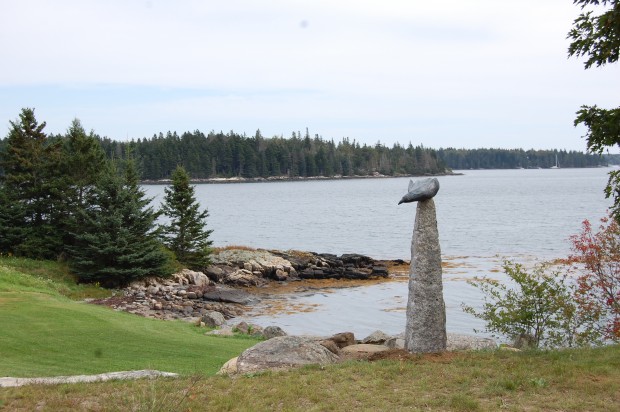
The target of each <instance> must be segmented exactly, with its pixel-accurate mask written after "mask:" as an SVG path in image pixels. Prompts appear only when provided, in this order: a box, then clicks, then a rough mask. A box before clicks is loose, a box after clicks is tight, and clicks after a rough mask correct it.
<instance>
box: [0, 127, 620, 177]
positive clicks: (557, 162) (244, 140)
mask: <svg viewBox="0 0 620 412" xmlns="http://www.w3.org/2000/svg"><path fill="white" fill-rule="evenodd" d="M91 135H92V136H93V137H94V138H95V139H96V140H97V141H98V142H99V144H100V146H101V148H102V149H103V152H104V153H105V154H106V157H107V158H108V159H116V160H125V159H126V158H127V157H128V156H130V157H132V158H133V159H135V161H136V163H137V166H138V169H139V173H140V179H141V180H161V179H170V178H171V176H172V173H173V171H174V170H175V169H176V167H177V166H183V168H184V169H185V170H186V171H187V173H189V174H190V175H191V176H192V179H209V178H233V177H240V178H248V179H255V178H274V177H275V178H282V177H285V178H312V177H318V176H323V177H334V176H371V175H375V174H381V175H386V176H402V175H411V176H419V175H428V174H432V175H437V174H443V173H446V172H450V171H451V170H468V169H519V168H523V169H536V168H550V167H554V166H558V167H561V168H580V167H599V166H606V165H609V164H618V163H620V155H606V156H601V155H598V154H590V153H583V152H579V151H566V150H534V149H530V150H524V149H500V148H479V149H463V148H460V149H457V148H440V149H430V148H427V147H424V146H423V145H421V144H420V145H416V146H414V145H413V144H411V143H409V144H408V145H407V146H402V145H400V144H398V143H397V144H395V145H394V146H392V147H391V148H390V147H387V146H385V145H383V144H381V143H380V142H378V143H376V144H375V145H367V144H361V143H360V142H357V141H356V140H353V141H351V140H350V139H349V138H343V139H342V140H341V141H339V142H337V143H336V142H334V140H333V139H331V140H326V139H324V138H322V137H320V136H319V135H318V134H315V135H314V136H313V137H311V136H310V133H309V132H308V130H307V129H306V131H305V133H303V134H302V133H301V132H292V133H291V136H290V137H289V138H284V137H282V136H274V137H264V136H263V135H262V134H261V132H260V130H257V131H256V133H255V135H254V136H252V137H248V136H247V135H245V134H239V133H235V132H234V131H230V132H228V133H223V132H217V133H216V132H213V131H211V132H209V133H208V134H204V133H203V132H201V131H199V130H196V131H194V132H184V133H183V134H181V135H179V134H177V132H170V131H169V132H167V133H166V134H163V133H159V134H158V135H154V136H153V137H151V138H141V139H134V140H131V141H118V140H113V139H110V138H108V137H100V136H98V135H97V134H96V133H94V132H92V133H91ZM65 138H66V136H65V135H53V134H50V135H49V140H50V141H62V140H63V139H65ZM6 142H7V139H6V138H5V139H0V153H2V152H3V151H4V150H5V149H4V147H5V146H6ZM1 172H2V171H1V170H0V173H1Z"/></svg>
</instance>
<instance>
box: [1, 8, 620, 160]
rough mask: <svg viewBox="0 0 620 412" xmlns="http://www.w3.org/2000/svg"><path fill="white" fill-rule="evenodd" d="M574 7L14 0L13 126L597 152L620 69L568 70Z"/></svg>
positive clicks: (5, 69) (10, 16)
mask: <svg viewBox="0 0 620 412" xmlns="http://www.w3.org/2000/svg"><path fill="white" fill-rule="evenodd" d="M578 14H579V8H578V7H576V6H574V5H573V4H572V1H571V0H514V1H513V0H501V1H498V0H467V1H465V0H444V1H441V2H431V1H419V0H381V1H378V0H369V1H366V0H355V1H345V0H273V1H265V0H225V1H223V0H219V1H212V0H202V1H200V0H195V1H192V0H175V1H173V0H149V1H145V0H136V1H132V0H100V1H91V0H75V1H69V0H54V1H51V0H50V1H45V0H40V1H36V0H0V54H1V55H2V56H3V59H2V64H0V124H1V126H2V129H4V131H2V132H1V135H2V136H4V135H6V132H7V131H8V128H9V121H10V120H15V119H16V118H17V117H18V115H19V112H20V110H21V108H22V107H34V108H35V114H36V115H37V118H38V119H39V120H40V121H47V128H46V130H47V131H48V132H51V133H61V132H64V131H66V129H67V127H68V126H69V124H70V122H71V120H72V119H73V118H79V119H80V120H81V121H82V124H83V125H84V127H85V128H86V129H87V130H90V129H93V130H94V131H95V132H96V133H98V134H100V135H102V136H107V137H110V138H112V139H117V140H125V139H131V138H142V137H151V136H152V135H153V134H155V133H159V132H164V133H165V132H166V131H168V130H170V131H177V132H178V133H179V134H180V133H182V132H184V131H194V130H196V129H198V130H200V131H203V132H205V133H207V132H209V131H211V130H215V131H220V130H222V131H224V132H228V131H230V130H234V131H235V132H238V133H246V134H248V135H249V136H253V135H254V133H255V132H256V129H260V130H261V132H262V134H263V136H266V137H271V136H274V135H278V136H280V135H282V136H284V137H290V135H291V132H292V131H302V133H304V132H305V128H306V127H307V128H308V129H309V131H310V134H311V135H312V136H314V134H318V135H320V136H322V137H323V138H325V139H331V138H333V139H334V140H336V141H338V140H340V139H341V138H343V137H349V138H350V139H351V140H353V139H355V140H357V141H359V142H361V143H367V144H375V143H376V142H378V141H380V142H381V143H383V144H386V145H388V146H391V145H392V144H394V143H396V142H399V143H401V144H403V145H407V144H409V142H411V143H413V144H414V145H418V144H423V145H424V146H426V147H431V148H439V147H459V148H460V147H466V148H477V147H503V148H524V149H529V148H535V149H548V148H558V149H569V150H580V151H582V150H585V141H584V139H582V138H581V136H582V135H583V134H585V129H583V128H581V127H578V128H575V127H573V119H574V117H575V111H577V110H578V109H579V107H580V105H582V104H590V105H592V104H597V105H599V106H600V107H605V108H612V107H616V106H618V96H619V95H620V83H619V81H618V80H619V79H620V77H619V75H620V67H618V65H615V66H608V67H604V68H598V69H596V68H593V69H590V70H584V69H583V63H582V62H581V61H580V60H578V59H575V58H572V59H568V58H567V52H566V50H567V47H568V43H569V42H568V40H566V34H567V32H568V30H569V29H570V27H571V24H572V21H573V20H574V19H575V17H577V15H578Z"/></svg>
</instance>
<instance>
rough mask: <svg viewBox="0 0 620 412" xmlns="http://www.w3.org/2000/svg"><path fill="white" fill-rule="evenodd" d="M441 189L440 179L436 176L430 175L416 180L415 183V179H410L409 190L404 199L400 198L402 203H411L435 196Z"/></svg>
mask: <svg viewBox="0 0 620 412" xmlns="http://www.w3.org/2000/svg"><path fill="white" fill-rule="evenodd" d="M438 191H439V180H437V179H436V178H434V177H432V178H431V177H429V178H426V179H421V180H416V182H415V183H414V182H413V180H410V181H409V191H408V192H407V194H406V195H405V196H403V198H402V199H400V202H398V204H399V205H400V204H401V203H411V202H417V201H420V200H428V199H431V198H432V197H434V196H435V195H436V194H437V192H438Z"/></svg>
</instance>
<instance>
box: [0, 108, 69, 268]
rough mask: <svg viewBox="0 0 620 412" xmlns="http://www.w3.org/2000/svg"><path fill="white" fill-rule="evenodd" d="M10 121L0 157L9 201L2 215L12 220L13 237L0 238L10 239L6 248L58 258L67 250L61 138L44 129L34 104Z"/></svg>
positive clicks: (4, 188)
mask: <svg viewBox="0 0 620 412" xmlns="http://www.w3.org/2000/svg"><path fill="white" fill-rule="evenodd" d="M10 124H11V128H10V131H9V135H8V137H7V142H6V151H5V152H3V153H2V157H1V158H0V165H1V167H2V169H3V170H4V175H3V176H2V177H1V183H0V185H1V186H2V188H1V189H0V190H2V191H3V192H4V193H3V195H2V196H3V201H4V202H3V203H5V204H4V205H3V206H2V208H1V210H0V214H2V215H4V216H3V217H0V221H3V222H5V223H3V224H4V225H6V224H7V223H6V222H10V232H11V234H10V236H11V239H12V240H11V241H10V242H9V241H8V240H7V239H6V238H5V239H4V240H3V241H0V244H7V243H10V244H9V247H8V250H5V252H9V253H15V254H16V255H21V256H27V257H33V258H55V257H56V256H57V255H58V254H59V253H60V252H61V250H62V233H61V231H59V230H58V223H59V221H60V219H62V214H61V210H60V208H59V207H58V205H59V203H60V199H61V198H62V196H63V193H62V185H61V175H60V170H59V164H60V159H61V152H60V144H59V142H50V140H49V139H48V137H47V135H46V134H45V133H44V132H43V129H44V128H45V122H43V123H41V124H39V123H38V122H37V120H36V118H35V115H34V110H33V109H29V108H25V109H22V111H21V113H20V115H19V120H18V121H15V122H10ZM6 213H9V216H6V215H5V214H6ZM3 236H5V235H3Z"/></svg>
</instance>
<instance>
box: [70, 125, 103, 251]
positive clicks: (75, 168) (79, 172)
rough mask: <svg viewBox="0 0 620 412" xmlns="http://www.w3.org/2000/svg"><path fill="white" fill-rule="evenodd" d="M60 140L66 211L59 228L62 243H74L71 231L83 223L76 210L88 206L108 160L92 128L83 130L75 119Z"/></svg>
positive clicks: (76, 230) (75, 230)
mask: <svg viewBox="0 0 620 412" xmlns="http://www.w3.org/2000/svg"><path fill="white" fill-rule="evenodd" d="M62 142H63V145H62V154H63V156H62V162H61V166H60V167H61V172H62V177H63V182H64V190H63V191H64V193H65V195H64V196H63V198H62V206H63V208H64V211H65V219H64V220H63V222H62V229H63V231H64V233H65V236H64V243H65V247H69V246H71V245H74V244H75V239H74V237H73V235H72V233H76V232H78V231H79V230H80V228H81V226H82V222H81V220H80V215H81V214H80V213H79V211H80V210H82V209H86V208H87V207H88V204H87V202H86V201H87V199H88V196H89V194H90V193H92V192H93V191H94V189H95V185H96V183H97V180H98V179H99V176H100V175H101V173H102V171H103V170H104V169H105V164H106V161H107V160H106V155H105V152H104V151H103V149H102V148H101V145H100V143H99V140H98V139H97V138H96V137H95V136H94V135H93V133H92V132H91V133H90V134H86V131H85V130H84V128H83V127H82V124H81V123H80V121H79V120H78V119H74V120H73V121H72V122H71V126H70V127H69V129H68V130H67V133H66V134H65V136H64V137H63V139H62Z"/></svg>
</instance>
